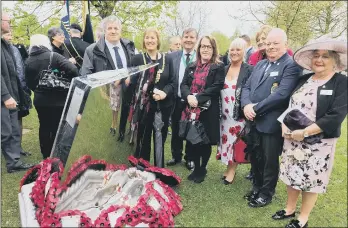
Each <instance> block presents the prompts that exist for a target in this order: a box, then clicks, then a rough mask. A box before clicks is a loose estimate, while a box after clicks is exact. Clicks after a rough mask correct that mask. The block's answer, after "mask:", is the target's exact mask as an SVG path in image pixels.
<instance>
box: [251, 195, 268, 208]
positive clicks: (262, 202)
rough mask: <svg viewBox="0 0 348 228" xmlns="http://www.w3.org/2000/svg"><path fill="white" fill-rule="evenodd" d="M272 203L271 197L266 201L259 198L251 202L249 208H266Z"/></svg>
mask: <svg viewBox="0 0 348 228" xmlns="http://www.w3.org/2000/svg"><path fill="white" fill-rule="evenodd" d="M271 202H272V198H271V197H269V198H268V199H265V198H263V197H260V196H259V197H257V198H256V199H254V200H251V201H249V203H248V205H249V207H264V206H267V205H268V204H270V203H271Z"/></svg>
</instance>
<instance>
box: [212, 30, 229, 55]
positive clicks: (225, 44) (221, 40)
mask: <svg viewBox="0 0 348 228" xmlns="http://www.w3.org/2000/svg"><path fill="white" fill-rule="evenodd" d="M211 35H212V36H213V37H214V38H215V40H216V43H217V45H218V50H219V54H220V55H223V54H225V52H226V50H228V48H229V46H230V43H231V40H230V39H229V38H228V37H227V36H226V35H225V34H223V33H222V32H220V31H215V32H212V33H211Z"/></svg>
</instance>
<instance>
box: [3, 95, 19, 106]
mask: <svg viewBox="0 0 348 228" xmlns="http://www.w3.org/2000/svg"><path fill="white" fill-rule="evenodd" d="M4 104H5V107H6V108H7V109H16V107H17V102H16V101H15V99H13V98H12V97H11V98H10V99H8V100H6V101H5V102H4Z"/></svg>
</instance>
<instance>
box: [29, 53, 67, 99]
mask: <svg viewBox="0 0 348 228" xmlns="http://www.w3.org/2000/svg"><path fill="white" fill-rule="evenodd" d="M52 58H53V52H51V55H50V63H49V65H48V68H47V70H42V71H41V72H40V74H39V83H38V85H37V87H36V88H37V89H39V90H47V91H63V92H68V91H69V88H70V80H69V79H67V78H64V76H65V72H63V71H61V72H59V71H57V70H53V69H52V67H51V64H52Z"/></svg>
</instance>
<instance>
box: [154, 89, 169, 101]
mask: <svg viewBox="0 0 348 228" xmlns="http://www.w3.org/2000/svg"><path fill="white" fill-rule="evenodd" d="M152 97H153V99H154V100H155V101H161V100H164V99H165V98H166V97H167V94H166V93H165V92H163V91H162V90H159V89H156V90H154V94H153V95H152Z"/></svg>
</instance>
